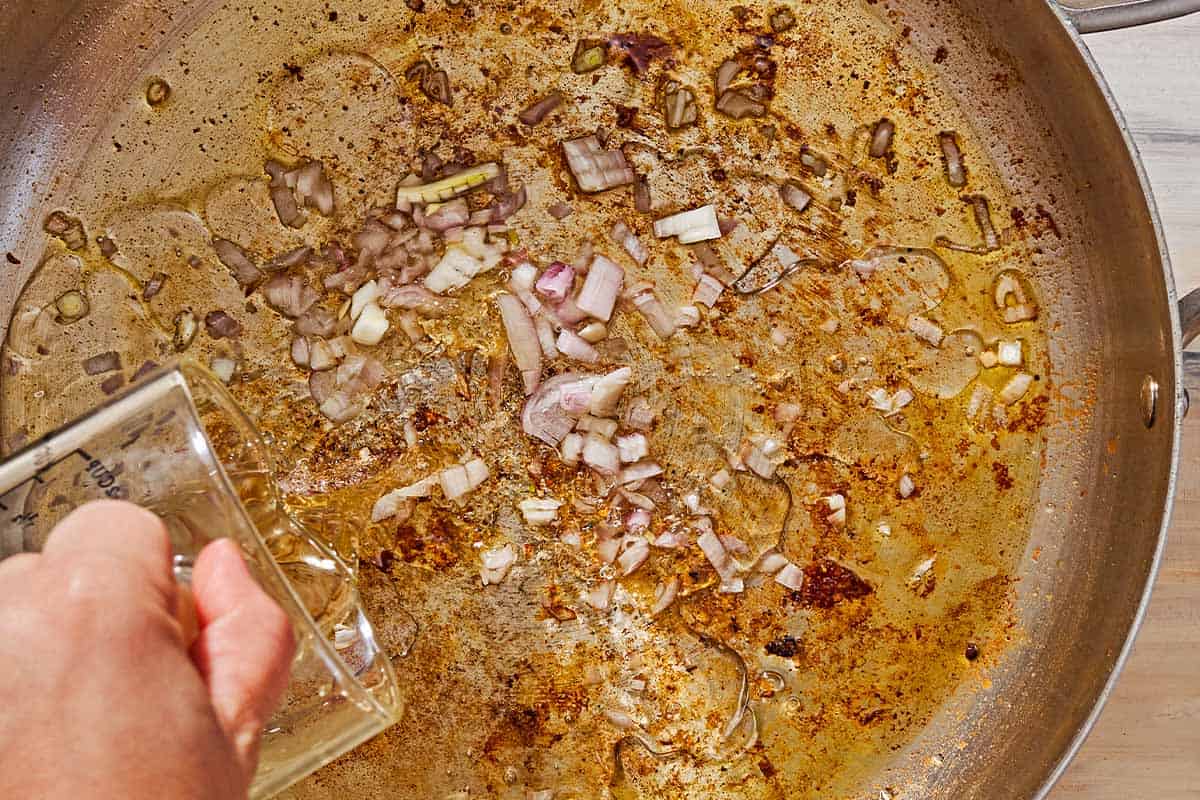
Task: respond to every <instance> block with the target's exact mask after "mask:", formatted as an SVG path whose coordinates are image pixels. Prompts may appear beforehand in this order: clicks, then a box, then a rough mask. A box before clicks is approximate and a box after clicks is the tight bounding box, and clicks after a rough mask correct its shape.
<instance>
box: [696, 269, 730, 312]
mask: <svg viewBox="0 0 1200 800" xmlns="http://www.w3.org/2000/svg"><path fill="white" fill-rule="evenodd" d="M723 291H725V287H724V286H722V285H721V282H720V281H719V280H717V279H716V278H714V277H713V276H711V275H709V274H708V273H704V274H702V275H701V276H700V281H699V282H698V283H697V284H696V289H695V291H693V292H692V302H693V303H701V304H703V305H706V306H708V307H709V308H712V307H713V306H714V305H716V303H717V300H718V298H720V296H721V292H723Z"/></svg>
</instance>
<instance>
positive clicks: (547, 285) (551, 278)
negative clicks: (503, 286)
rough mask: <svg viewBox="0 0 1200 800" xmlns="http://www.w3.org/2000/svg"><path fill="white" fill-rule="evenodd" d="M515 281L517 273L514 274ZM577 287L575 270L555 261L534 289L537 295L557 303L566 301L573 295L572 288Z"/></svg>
mask: <svg viewBox="0 0 1200 800" xmlns="http://www.w3.org/2000/svg"><path fill="white" fill-rule="evenodd" d="M513 278H514V281H515V279H516V272H515V271H514V273H513ZM574 285H575V269H574V267H572V266H571V265H570V264H564V263H563V262H562V261H555V262H554V263H552V264H551V265H550V266H548V267H546V271H545V272H543V273H542V275H541V277H540V278H538V279H537V283H536V284H535V286H534V288H536V289H537V293H538V294H540V295H541V296H542V297H545V298H546V299H547V300H552V301H554V302H556V303H558V302H561V301H563V300H565V299H566V297H567V295H569V294H570V293H571V289H572V287H574Z"/></svg>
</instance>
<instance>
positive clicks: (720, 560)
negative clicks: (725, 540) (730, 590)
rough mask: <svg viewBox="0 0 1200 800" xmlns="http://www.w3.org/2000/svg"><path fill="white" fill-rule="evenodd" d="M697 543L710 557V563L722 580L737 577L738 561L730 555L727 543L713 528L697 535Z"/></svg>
mask: <svg viewBox="0 0 1200 800" xmlns="http://www.w3.org/2000/svg"><path fill="white" fill-rule="evenodd" d="M696 544H698V545H699V546H700V550H701V551H702V552H703V553H704V556H705V558H707V559H708V563H710V564H712V567H713V569H715V570H716V571H717V574H718V575H719V576H720V577H721V580H722V582H729V581H733V580H736V579H737V577H738V570H739V568H738V565H737V562H736V561H734V560H733V559H732V558H731V557H730V555H729V552H728V551H727V550H726V549H725V545H724V544H722V543H721V537H719V536H717V534H716V533H714V532H713V531H712V530H706V531H704V532H703V533H701V534H700V536H699V537H697V539H696Z"/></svg>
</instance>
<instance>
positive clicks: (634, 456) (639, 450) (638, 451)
mask: <svg viewBox="0 0 1200 800" xmlns="http://www.w3.org/2000/svg"><path fill="white" fill-rule="evenodd" d="M617 450H618V451H619V452H620V454H621V461H622V462H624V463H626V464H629V463H632V462H634V461H639V460H641V459H643V458H645V457H646V456H647V455H648V454H649V452H650V450H649V448H648V447H647V445H646V437H645V436H644V435H643V434H640V433H630V434H626V435H624V436H618V437H617Z"/></svg>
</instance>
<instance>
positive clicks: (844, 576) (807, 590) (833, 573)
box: [791, 558, 875, 608]
mask: <svg viewBox="0 0 1200 800" xmlns="http://www.w3.org/2000/svg"><path fill="white" fill-rule="evenodd" d="M874 591H875V589H874V588H873V587H872V586H871V584H869V583H867V582H866V581H864V580H863V579H862V578H860V577H858V576H857V575H855V574H854V573H853V572H851V571H850V570H848V569H846V568H845V567H843V566H842V565H841V564H839V563H838V562H836V561H834V560H833V559H831V558H825V559H822V560H820V561H814V562H813V563H811V564H809V565H807V566H806V567H805V568H804V585H803V586H801V587H800V589H799V590H798V591H795V592H792V594H791V597H792V599H793V600H794V601H796V602H797V603H799V604H800V605H802V606H810V607H812V608H833V607H834V606H836V605H838V604H839V603H843V602H846V601H848V600H857V599H859V598H862V597H866V596H867V595H869V594H871V593H872V592H874Z"/></svg>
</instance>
